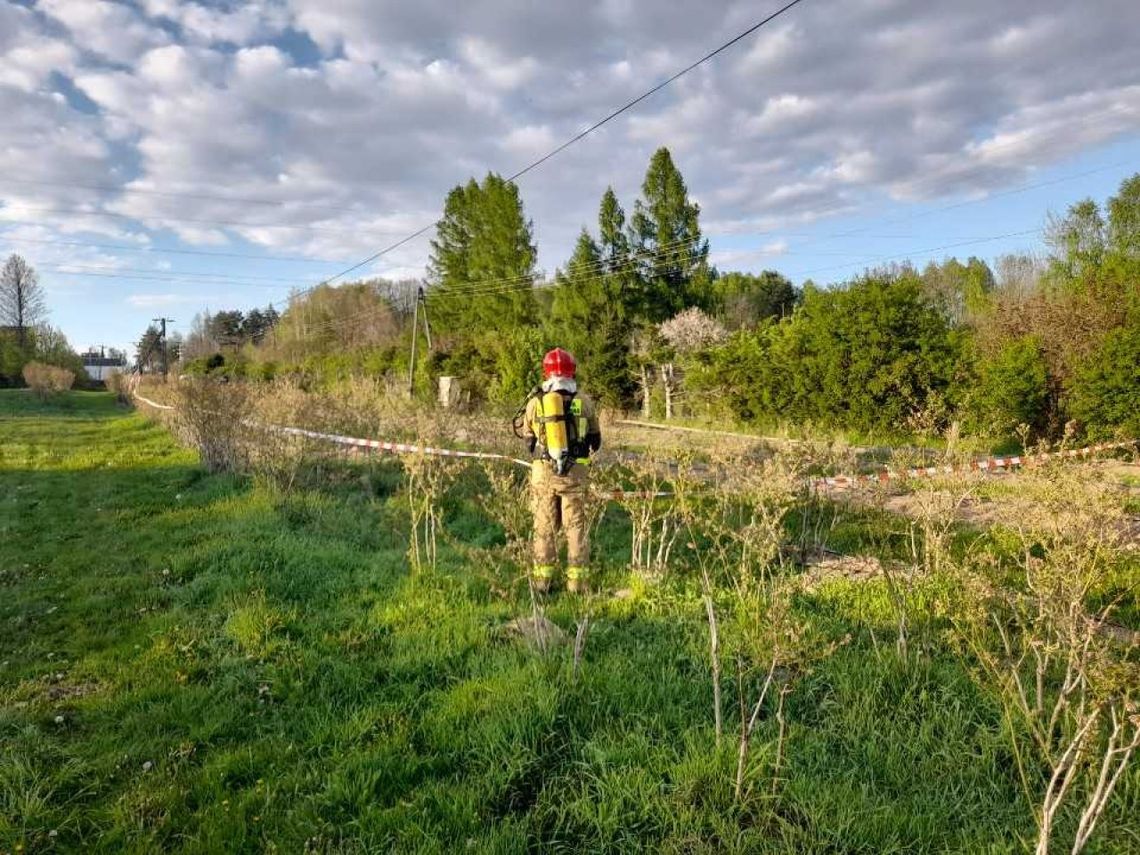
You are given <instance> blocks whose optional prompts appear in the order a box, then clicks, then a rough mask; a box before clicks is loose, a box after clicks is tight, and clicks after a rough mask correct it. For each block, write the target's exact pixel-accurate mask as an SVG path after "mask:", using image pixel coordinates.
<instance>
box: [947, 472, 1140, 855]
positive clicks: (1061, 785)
mask: <svg viewBox="0 0 1140 855" xmlns="http://www.w3.org/2000/svg"><path fill="white" fill-rule="evenodd" d="M1019 486H1020V489H1019V490H1018V492H1017V493H1016V494H1015V495H1013V496H1010V497H1009V498H1008V499H1007V500H1006V501H1004V502H1003V503H1002V504H1003V508H1002V512H1003V516H1004V518H1005V520H1006V524H1005V527H1004V532H1005V535H1006V536H1007V537H1009V538H1012V541H1013V545H1014V546H1015V547H1016V550H1015V552H1014V557H1013V558H1012V559H1011V560H1007V561H1005V562H996V567H995V566H991V565H994V564H995V562H992V561H991V562H986V561H983V560H974V561H972V562H970V563H969V564H968V565H967V567H966V568H964V570H965V571H966V573H968V574H969V577H968V578H969V581H970V583H971V589H972V590H973V591H974V592H975V593H976V594H977V597H976V599H975V600H974V601H973V608H971V609H969V610H964V611H963V612H962V613H961V614H960V615H959V616H958V618H957V626H958V629H959V631H960V632H961V633H962V636H963V637H964V638H965V640H966V641H967V642H968V644H969V646H970V649H971V650H972V651H973V652H974V654H975V657H976V659H977V662H978V665H979V667H978V670H977V674H978V677H979V678H980V679H981V680H982V681H983V682H984V684H985V685H987V686H989V687H992V688H993V689H995V690H996V692H997V695H998V697H999V699H1000V700H1001V703H1002V706H1003V710H1004V714H1005V723H1006V728H1007V733H1008V736H1009V739H1010V744H1011V747H1012V749H1013V751H1014V756H1015V759H1016V761H1017V767H1018V772H1019V775H1020V778H1021V782H1022V785H1023V787H1024V790H1025V794H1026V797H1027V799H1029V800H1030V803H1031V804H1033V805H1034V806H1035V807H1034V813H1035V818H1036V820H1037V827H1038V837H1037V845H1036V852H1037V853H1038V855H1044V853H1046V852H1048V850H1049V846H1050V842H1051V839H1052V837H1053V835H1054V832H1055V830H1056V819H1057V816H1058V814H1059V813H1060V812H1061V811H1062V809H1064V808H1066V807H1067V806H1069V805H1072V806H1073V809H1076V808H1079V809H1080V816H1079V819H1078V822H1077V828H1076V831H1075V835H1074V839H1073V844H1072V850H1071V851H1072V852H1073V853H1077V852H1080V851H1081V850H1082V849H1083V848H1084V847H1085V845H1086V844H1087V843H1088V841H1089V839H1090V837H1091V836H1092V833H1093V831H1094V830H1095V828H1096V824H1097V821H1098V820H1099V818H1100V817H1101V816H1102V814H1103V812H1104V810H1105V807H1106V805H1107V804H1108V802H1109V800H1110V799H1111V797H1112V794H1113V791H1114V789H1115V787H1116V785H1117V783H1118V782H1119V780H1120V778H1121V776H1122V774H1123V772H1124V770H1125V768H1126V767H1127V765H1128V763H1129V762H1130V760H1131V758H1132V755H1133V752H1134V751H1135V749H1136V748H1137V747H1138V746H1140V711H1138V706H1137V694H1138V693H1140V661H1138V654H1140V650H1138V647H1137V642H1136V638H1135V636H1134V635H1129V637H1128V638H1127V639H1121V638H1120V637H1119V636H1118V635H1116V634H1114V633H1112V632H1109V631H1107V630H1108V627H1109V618H1110V615H1111V613H1112V611H1113V609H1114V607H1115V601H1114V600H1111V599H1110V600H1109V602H1107V603H1106V604H1101V605H1095V606H1094V603H1099V602H1100V600H1101V599H1102V595H1103V594H1104V593H1105V592H1106V591H1108V590H1111V587H1110V574H1111V573H1112V572H1113V568H1114V566H1115V565H1116V564H1117V563H1118V562H1120V561H1121V560H1122V559H1121V554H1122V552H1121V548H1122V546H1123V543H1122V534H1121V533H1122V532H1123V531H1124V527H1123V525H1122V522H1123V520H1122V514H1121V510H1120V507H1119V502H1118V501H1116V500H1115V499H1116V497H1114V496H1112V495H1111V494H1110V493H1108V491H1107V490H1105V489H1103V485H1097V484H1095V483H1090V481H1089V479H1088V477H1087V472H1086V473H1085V477H1083V478H1082V477H1081V476H1079V475H1077V474H1074V473H1073V472H1072V471H1071V470H1068V471H1066V470H1064V469H1062V468H1060V467H1057V468H1054V469H1052V470H1051V471H1043V472H1040V473H1035V474H1034V475H1032V476H1028V477H1024V478H1023V479H1022V480H1021V483H1020V485H1019ZM995 569H996V571H997V573H998V574H999V575H998V578H993V575H994V571H995ZM1014 574H1015V575H1014ZM1010 576H1013V577H1014V578H1013V580H1014V583H1015V584H1013V585H1012V586H1011V585H1010V584H1009V582H1010ZM1042 766H1044V769H1045V773H1044V775H1042V773H1041V769H1042Z"/></svg>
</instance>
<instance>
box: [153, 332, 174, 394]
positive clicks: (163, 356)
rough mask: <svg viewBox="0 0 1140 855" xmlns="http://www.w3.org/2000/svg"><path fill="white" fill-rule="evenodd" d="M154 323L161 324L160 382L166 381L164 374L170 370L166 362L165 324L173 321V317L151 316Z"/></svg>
mask: <svg viewBox="0 0 1140 855" xmlns="http://www.w3.org/2000/svg"><path fill="white" fill-rule="evenodd" d="M151 320H153V321H154V322H155V323H156V324H161V325H162V382H163V383H165V382H166V375H167V373H168V372H169V370H170V366H169V364H168V354H167V350H166V325H167V324H168V323H171V324H172V323H174V318H152V319H151Z"/></svg>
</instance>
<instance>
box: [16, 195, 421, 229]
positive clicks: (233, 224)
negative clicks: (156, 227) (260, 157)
mask: <svg viewBox="0 0 1140 855" xmlns="http://www.w3.org/2000/svg"><path fill="white" fill-rule="evenodd" d="M9 204H10V203H9ZM19 208H20V209H21V210H30V211H40V212H42V213H45V214H79V215H81V216H86V217H112V218H114V219H119V220H132V221H134V222H139V223H142V222H145V221H147V220H157V221H163V222H171V223H194V224H196V225H206V226H213V227H215V228H226V229H232V228H243V229H304V230H306V231H311V232H322V233H328V234H336V235H342V236H343V235H344V231H345V230H344V228H334V227H332V226H313V225H305V224H293V223H245V222H238V221H236V220H206V219H198V218H194V217H177V216H171V215H169V214H121V213H119V212H118V211H108V210H106V209H101V210H98V211H91V210H88V209H86V208H49V207H44V206H41V205H25V204H23V203H20V204H19ZM2 210H3V208H0V211H2ZM344 213H346V214H354V213H359V212H357V211H345V212H344ZM0 222H2V221H0ZM429 228H430V226H429ZM424 231H427V229H424ZM376 234H381V235H391V234H398V232H377V233H376Z"/></svg>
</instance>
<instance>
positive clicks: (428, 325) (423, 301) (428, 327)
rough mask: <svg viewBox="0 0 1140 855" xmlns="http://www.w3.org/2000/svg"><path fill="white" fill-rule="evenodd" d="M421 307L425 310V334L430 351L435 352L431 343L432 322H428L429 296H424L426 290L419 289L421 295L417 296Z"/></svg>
mask: <svg viewBox="0 0 1140 855" xmlns="http://www.w3.org/2000/svg"><path fill="white" fill-rule="evenodd" d="M416 299H417V300H418V301H419V303H420V305H421V306H423V308H424V334H425V335H427V343H428V350H435V348H434V347H432V343H431V322H430V321H429V320H428V312H427V295H425V294H424V289H423V288H420V289H419V294H418V295H417V296H416Z"/></svg>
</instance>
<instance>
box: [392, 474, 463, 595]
mask: <svg viewBox="0 0 1140 855" xmlns="http://www.w3.org/2000/svg"><path fill="white" fill-rule="evenodd" d="M400 459H401V460H402V461H403V464H404V494H405V496H406V497H407V500H408V512H409V517H410V522H411V533H410V534H411V536H410V539H409V543H408V562H409V563H410V564H411V566H412V572H414V573H420V572H422V571H424V570H425V569H426V570H434V569H435V568H436V566H437V561H438V558H439V549H438V544H439V533H440V531H441V530H442V527H443V525H442V523H443V515H442V510H443V509H442V502H443V497H444V495H445V494H446V493H447V490H448V488H449V487H450V486H451V484H452V483H453V482H454V480H455V477H456V475H457V473H458V471H459V466H458V465H457V464H456V463H455V461H453V460H449V459H448V458H446V457H436V456H434V455H430V454H423V453H420V454H405V455H402V456H401V458H400Z"/></svg>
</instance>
